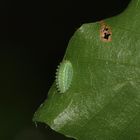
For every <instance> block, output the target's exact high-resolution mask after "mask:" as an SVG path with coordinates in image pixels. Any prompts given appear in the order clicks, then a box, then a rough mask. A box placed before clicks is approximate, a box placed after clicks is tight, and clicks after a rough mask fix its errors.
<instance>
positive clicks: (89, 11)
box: [0, 0, 130, 140]
mask: <svg viewBox="0 0 140 140" xmlns="http://www.w3.org/2000/svg"><path fill="white" fill-rule="evenodd" d="M129 1H130V0H123V1H122V0H112V1H111V2H110V1H105V0H104V1H103V0H92V1H88V0H86V1H80V2H78V1H74V0H73V1H67V0H65V1H63V2H62V1H51V0H50V1H47V0H46V1H39V0H38V1H33V0H32V1H25V0H24V1H21V0H19V1H15V0H11V1H2V0H1V1H0V85H1V86H0V140H58V139H61V140H70V139H69V138H66V137H64V136H63V135H61V134H58V133H55V132H53V131H52V130H50V128H49V127H47V128H45V125H43V124H40V125H39V126H38V127H36V126H35V124H34V123H33V122H32V117H33V114H34V112H35V110H36V109H37V107H38V106H39V105H40V104H41V103H42V102H43V101H44V100H45V99H46V96H47V92H48V90H49V87H50V86H51V84H52V82H53V80H54V77H55V70H56V67H57V65H58V64H59V62H60V61H61V59H62V58H63V55H64V53H65V50H66V47H67V44H68V41H69V39H70V37H71V36H72V35H73V33H74V31H76V29H77V28H78V27H80V26H81V25H82V24H83V23H88V22H94V21H97V20H101V19H103V18H107V17H111V16H113V15H116V14H118V13H120V12H121V11H123V10H124V8H125V7H126V6H127V4H128V2H129Z"/></svg>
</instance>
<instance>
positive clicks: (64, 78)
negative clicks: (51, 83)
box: [56, 60, 73, 93]
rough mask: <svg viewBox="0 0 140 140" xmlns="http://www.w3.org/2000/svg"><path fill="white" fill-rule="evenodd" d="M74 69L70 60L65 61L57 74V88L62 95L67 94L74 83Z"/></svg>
mask: <svg viewBox="0 0 140 140" xmlns="http://www.w3.org/2000/svg"><path fill="white" fill-rule="evenodd" d="M72 77H73V67H72V64H71V62H70V61H69V60H63V61H62V62H61V63H60V65H59V66H58V69H57V72H56V86H57V89H58V91H59V92H60V93H65V92H66V91H67V90H68V89H69V87H70V85H71V82H72Z"/></svg>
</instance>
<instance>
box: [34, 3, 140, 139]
mask: <svg viewBox="0 0 140 140" xmlns="http://www.w3.org/2000/svg"><path fill="white" fill-rule="evenodd" d="M139 27H140V2H139V0H132V1H131V3H130V4H129V6H128V7H127V9H126V10H125V11H124V12H123V13H122V14H120V15H118V16H115V17H112V18H108V19H105V20H103V21H100V22H96V23H89V24H84V25H82V26H81V27H80V28H79V29H78V30H77V31H76V32H75V34H74V35H73V37H72V38H71V40H70V42H69V45H68V48H67V50H66V54H65V56H64V59H63V60H68V61H69V62H71V64H72V68H73V77H72V82H71V86H70V87H69V89H68V90H67V91H66V92H64V93H60V92H59V91H58V90H57V86H56V82H54V84H53V85H52V87H51V89H50V91H49V95H48V99H47V100H46V101H45V102H44V103H43V104H42V105H41V106H40V107H39V108H38V110H37V111H36V113H35V115H34V118H33V121H35V122H36V121H37V122H43V123H46V124H48V125H49V126H50V127H51V128H52V129H54V130H55V131H57V132H59V133H62V134H64V135H66V136H68V137H73V138H75V139H79V140H139V139H140V37H139V36H140V28H139ZM64 67H65V66H64ZM63 71H64V72H65V73H63V74H62V76H63V77H62V78H60V80H63V79H64V81H65V82H66V81H67V78H69V76H67V74H68V72H67V71H68V70H67V69H66V70H65V69H64V68H63ZM59 77H61V76H60V75H59ZM61 82H62V86H63V85H67V83H66V84H65V83H63V81H60V83H61Z"/></svg>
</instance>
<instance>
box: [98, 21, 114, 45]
mask: <svg viewBox="0 0 140 140" xmlns="http://www.w3.org/2000/svg"><path fill="white" fill-rule="evenodd" d="M100 25H101V27H100V39H101V40H102V41H103V42H111V41H112V31H111V28H110V26H108V25H106V24H105V22H104V21H100Z"/></svg>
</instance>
